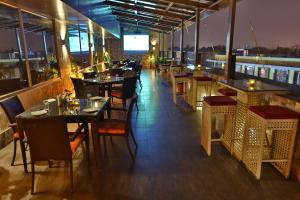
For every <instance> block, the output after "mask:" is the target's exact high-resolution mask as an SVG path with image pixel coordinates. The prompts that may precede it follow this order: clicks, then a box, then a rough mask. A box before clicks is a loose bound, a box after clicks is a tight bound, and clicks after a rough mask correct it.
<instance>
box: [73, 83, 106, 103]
mask: <svg viewBox="0 0 300 200" xmlns="http://www.w3.org/2000/svg"><path fill="white" fill-rule="evenodd" d="M71 80H72V83H73V86H74V90H75V93H76V97H77V98H86V97H87V94H91V95H92V96H97V95H99V94H100V93H101V90H100V86H99V85H96V84H87V83H85V82H84V81H83V80H82V79H80V78H71Z"/></svg>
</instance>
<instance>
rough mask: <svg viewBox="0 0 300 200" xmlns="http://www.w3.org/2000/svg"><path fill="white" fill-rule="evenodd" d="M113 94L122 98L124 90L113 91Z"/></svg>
mask: <svg viewBox="0 0 300 200" xmlns="http://www.w3.org/2000/svg"><path fill="white" fill-rule="evenodd" d="M111 96H112V97H116V98H120V99H121V98H122V91H120V90H116V91H112V92H111Z"/></svg>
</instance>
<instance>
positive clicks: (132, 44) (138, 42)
mask: <svg viewBox="0 0 300 200" xmlns="http://www.w3.org/2000/svg"><path fill="white" fill-rule="evenodd" d="M123 40H124V51H129V52H147V51H149V35H124V39H123Z"/></svg>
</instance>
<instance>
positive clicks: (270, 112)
mask: <svg viewBox="0 0 300 200" xmlns="http://www.w3.org/2000/svg"><path fill="white" fill-rule="evenodd" d="M250 110H251V111H252V112H254V113H255V114H257V115H259V116H261V117H263V118H265V119H297V118H299V113H297V112H295V111H292V110H290V109H287V108H284V107H281V106H251V107H250Z"/></svg>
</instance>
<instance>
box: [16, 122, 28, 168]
mask: <svg viewBox="0 0 300 200" xmlns="http://www.w3.org/2000/svg"><path fill="white" fill-rule="evenodd" d="M17 125H18V133H19V137H20V139H19V140H20V147H21V153H22V160H23V165H24V171H25V173H28V169H27V158H26V147H25V143H24V131H23V128H22V126H21V124H20V122H19V120H17Z"/></svg>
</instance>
